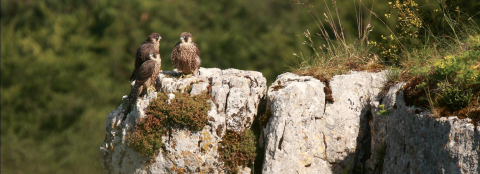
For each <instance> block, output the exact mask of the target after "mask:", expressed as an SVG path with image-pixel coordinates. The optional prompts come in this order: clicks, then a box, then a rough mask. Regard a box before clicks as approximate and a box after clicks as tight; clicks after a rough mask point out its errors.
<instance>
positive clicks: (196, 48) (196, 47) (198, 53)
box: [193, 43, 200, 57]
mask: <svg viewBox="0 0 480 174" xmlns="http://www.w3.org/2000/svg"><path fill="white" fill-rule="evenodd" d="M193 45H195V54H197V56H199V57H200V49H199V48H198V45H197V44H196V43H193Z"/></svg>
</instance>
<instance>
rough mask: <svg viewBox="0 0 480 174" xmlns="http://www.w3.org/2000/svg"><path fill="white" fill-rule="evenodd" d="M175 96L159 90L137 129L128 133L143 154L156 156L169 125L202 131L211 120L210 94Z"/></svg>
mask: <svg viewBox="0 0 480 174" xmlns="http://www.w3.org/2000/svg"><path fill="white" fill-rule="evenodd" d="M174 95H175V98H174V99H170V100H169V99H168V94H166V93H158V96H157V98H156V99H154V100H153V101H151V102H150V104H149V105H148V108H147V111H146V115H147V116H146V117H145V118H143V119H139V121H138V124H137V125H136V126H135V130H134V131H133V132H132V133H130V134H128V136H127V139H128V141H129V145H130V146H131V147H132V148H133V149H135V150H136V151H138V152H140V153H141V154H143V155H145V156H148V157H151V158H154V157H155V156H156V154H158V152H159V149H160V148H161V147H162V146H163V144H162V139H161V138H162V135H164V134H165V133H166V132H165V130H166V128H167V126H173V125H177V126H180V127H183V128H188V129H190V130H192V131H200V130H202V129H203V127H204V126H205V124H206V123H207V122H208V117H207V114H208V110H210V104H208V100H209V99H210V96H209V95H208V94H206V93H203V94H200V95H196V96H190V94H186V93H174Z"/></svg>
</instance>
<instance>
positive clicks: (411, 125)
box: [370, 84, 480, 173]
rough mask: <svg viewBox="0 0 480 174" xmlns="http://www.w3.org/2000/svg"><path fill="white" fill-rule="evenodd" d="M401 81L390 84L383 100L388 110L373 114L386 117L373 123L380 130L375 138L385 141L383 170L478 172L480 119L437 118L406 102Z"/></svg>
mask: <svg viewBox="0 0 480 174" xmlns="http://www.w3.org/2000/svg"><path fill="white" fill-rule="evenodd" d="M402 85H403V84H397V85H396V86H393V87H391V88H390V90H389V91H388V93H387V95H386V96H385V98H384V99H383V101H382V104H384V105H385V108H388V109H389V110H390V112H389V114H387V115H381V116H377V115H375V116H374V117H380V118H382V120H384V122H375V123H374V124H376V126H378V127H380V128H381V129H380V130H381V131H378V132H379V133H377V135H374V137H378V138H374V141H373V142H374V143H376V144H385V152H386V154H385V157H384V159H383V170H382V171H383V173H479V172H480V164H479V161H480V126H478V125H480V124H479V123H480V122H477V123H476V125H477V126H475V125H474V124H472V123H473V122H472V120H470V119H468V118H466V119H459V118H457V117H455V116H452V117H448V118H445V117H442V118H437V117H433V116H430V115H431V114H430V113H429V111H427V110H425V109H422V108H417V107H414V106H406V105H405V101H404V100H403V91H402V90H401V88H400V87H401V86H402ZM384 131H385V132H384ZM383 134H385V135H383ZM374 147H375V146H374ZM372 157H373V158H372V159H375V156H374V154H372ZM377 166H378V165H377ZM370 168H371V169H372V168H373V169H375V170H374V171H378V170H379V169H378V168H374V167H370Z"/></svg>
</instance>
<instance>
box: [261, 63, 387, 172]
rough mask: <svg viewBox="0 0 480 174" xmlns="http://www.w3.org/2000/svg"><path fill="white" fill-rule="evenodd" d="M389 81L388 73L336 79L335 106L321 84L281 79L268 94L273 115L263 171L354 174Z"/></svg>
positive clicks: (332, 85)
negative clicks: (369, 120) (374, 108)
mask: <svg viewBox="0 0 480 174" xmlns="http://www.w3.org/2000/svg"><path fill="white" fill-rule="evenodd" d="M384 83H385V73H384V72H382V73H366V72H352V73H351V74H348V75H339V76H335V77H333V79H332V80H331V82H330V89H331V90H332V96H333V98H334V99H335V102H334V103H326V101H325V93H324V84H323V83H322V82H320V81H319V80H317V79H314V78H313V77H305V76H298V75H294V74H292V73H285V74H282V75H280V76H279V77H278V78H277V80H276V81H275V82H274V83H273V84H272V86H270V87H269V90H268V97H267V103H268V108H269V109H270V110H271V113H272V115H271V118H270V120H269V122H268V124H267V125H266V127H265V129H264V138H265V161H264V165H263V173H337V172H342V171H343V170H347V171H351V169H352V168H353V165H354V164H355V161H354V160H355V159H356V157H357V156H358V155H359V152H358V151H359V150H357V149H356V148H357V147H358V143H360V142H361V140H363V138H364V137H365V136H366V134H367V132H368V131H367V126H364V125H366V123H367V115H368V114H369V113H370V112H369V109H370V105H371V104H375V102H376V103H378V100H377V99H376V97H377V95H378V94H379V92H380V89H381V87H383V84H384ZM377 105H378V104H377ZM361 123H364V125H363V126H362V124H361ZM368 143H369V142H368ZM350 164H351V166H350V168H347V166H348V165H350ZM345 168H346V169H345Z"/></svg>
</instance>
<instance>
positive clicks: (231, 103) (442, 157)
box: [100, 68, 480, 174]
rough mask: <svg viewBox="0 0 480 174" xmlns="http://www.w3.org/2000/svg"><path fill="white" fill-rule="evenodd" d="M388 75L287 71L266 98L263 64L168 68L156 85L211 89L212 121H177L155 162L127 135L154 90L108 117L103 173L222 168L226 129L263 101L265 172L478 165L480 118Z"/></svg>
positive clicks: (245, 124) (465, 169)
mask: <svg viewBox="0 0 480 174" xmlns="http://www.w3.org/2000/svg"><path fill="white" fill-rule="evenodd" d="M386 73H387V72H385V71H384V72H380V73H367V72H351V73H350V74H346V75H338V76H334V77H333V78H332V79H331V81H330V82H329V85H326V84H325V83H323V82H321V81H319V80H317V79H315V78H313V77H309V76H298V75H295V74H292V73H285V74H282V75H280V76H279V77H278V78H277V80H276V81H275V82H274V83H273V84H272V85H271V86H270V87H269V88H268V96H266V98H265V95H266V94H265V93H266V80H265V78H263V77H262V75H261V74H260V73H258V72H253V71H241V70H235V69H227V70H220V69H214V68H212V69H204V68H201V69H200V75H198V76H193V77H187V78H178V74H176V73H175V72H170V71H166V72H162V73H161V74H160V76H159V78H158V80H157V83H156V84H157V86H156V88H157V91H159V92H163V93H172V92H184V93H190V94H191V95H198V94H201V93H203V92H209V93H210V94H211V97H212V100H211V101H210V103H211V109H210V111H209V112H208V117H209V121H208V123H207V125H206V126H205V127H204V128H203V129H202V130H201V131H189V130H185V129H180V128H178V129H173V130H172V133H171V134H170V136H168V137H163V139H162V141H163V142H164V144H165V147H164V148H163V149H162V150H161V153H159V155H158V156H157V157H156V158H155V159H153V160H150V159H149V158H147V157H143V156H141V155H139V154H138V153H137V152H135V151H133V150H132V149H130V148H129V147H128V145H127V142H126V141H125V135H126V134H127V133H128V132H130V131H132V128H133V127H134V126H135V124H136V119H137V118H142V117H144V116H145V113H144V112H145V108H146V107H147V106H148V104H149V102H150V101H151V100H152V99H154V98H156V96H157V95H156V93H155V92H151V93H149V94H147V95H146V96H144V97H143V98H141V99H139V100H138V101H137V103H136V106H135V107H134V108H133V110H132V111H131V112H130V113H128V114H127V115H124V114H123V112H124V104H122V105H120V107H119V108H118V109H116V110H113V111H112V112H111V113H110V114H109V115H108V117H107V121H106V125H105V128H106V136H105V141H104V142H103V144H102V146H101V147H100V158H101V160H102V164H103V166H104V168H105V171H106V173H225V172H228V171H225V170H224V164H223V162H222V160H221V158H220V155H219V153H218V152H217V149H218V148H219V142H220V141H221V140H222V138H223V137H224V136H225V134H226V131H227V130H231V131H234V132H243V131H244V130H246V129H249V128H250V127H251V126H252V124H253V121H254V120H255V118H256V117H257V116H258V115H259V114H261V113H260V112H259V110H262V109H260V108H262V107H266V108H267V109H268V110H269V112H267V113H270V115H269V116H270V117H269V119H268V121H267V122H266V124H265V125H261V126H262V127H261V130H262V133H261V136H260V138H259V142H260V147H261V148H263V149H264V150H265V154H264V156H263V166H262V168H261V171H262V172H263V173H322V174H323V173H345V172H346V173H479V172H480V164H479V160H480V126H478V125H480V122H476V123H475V122H473V121H472V120H470V119H468V118H467V119H459V118H457V117H449V118H436V117H432V116H430V115H431V114H430V113H429V112H428V111H427V110H425V109H423V108H418V107H414V106H406V104H405V101H404V99H403V91H402V87H403V85H404V84H403V83H400V84H396V85H394V86H391V87H390V88H389V89H388V90H386V91H383V92H382V88H384V85H385V82H386ZM325 91H328V92H330V91H331V98H329V97H330V96H329V95H326V93H325ZM171 95H173V94H171ZM172 97H173V96H172ZM327 98H328V100H327ZM331 99H333V103H332V102H330V101H332V100H331ZM265 100H266V102H265ZM262 118H268V117H262ZM261 122H262V124H263V123H264V122H263V121H261ZM255 166H256V167H258V166H259V165H258V163H255ZM249 167H251V166H239V169H240V172H243V173H250V171H251V170H252V169H251V168H249ZM255 173H257V172H255Z"/></svg>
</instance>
